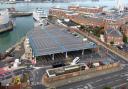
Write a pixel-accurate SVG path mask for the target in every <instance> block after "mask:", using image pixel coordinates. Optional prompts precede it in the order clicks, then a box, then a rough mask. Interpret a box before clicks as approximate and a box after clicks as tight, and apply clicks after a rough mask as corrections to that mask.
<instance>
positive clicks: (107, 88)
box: [103, 86, 112, 89]
mask: <svg viewBox="0 0 128 89" xmlns="http://www.w3.org/2000/svg"><path fill="white" fill-rule="evenodd" d="M103 89H112V88H111V87H108V86H107V87H104V88H103Z"/></svg>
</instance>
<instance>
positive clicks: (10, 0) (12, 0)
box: [5, 0, 16, 4]
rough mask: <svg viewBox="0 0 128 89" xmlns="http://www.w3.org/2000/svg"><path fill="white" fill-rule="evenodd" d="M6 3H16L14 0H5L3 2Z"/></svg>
mask: <svg viewBox="0 0 128 89" xmlns="http://www.w3.org/2000/svg"><path fill="white" fill-rule="evenodd" d="M5 3H6V4H16V0H9V1H7V2H5Z"/></svg>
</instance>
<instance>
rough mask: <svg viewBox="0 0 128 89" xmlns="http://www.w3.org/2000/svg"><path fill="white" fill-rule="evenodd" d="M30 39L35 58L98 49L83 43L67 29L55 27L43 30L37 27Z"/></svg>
mask: <svg viewBox="0 0 128 89" xmlns="http://www.w3.org/2000/svg"><path fill="white" fill-rule="evenodd" d="M35 29H36V28H35ZM28 38H29V43H30V46H31V48H32V50H33V54H34V56H43V55H51V54H56V53H64V52H68V51H77V50H82V49H90V48H96V45H95V44H92V43H91V42H90V43H89V42H83V41H82V39H80V38H77V37H75V36H74V35H72V34H71V33H69V31H67V29H65V28H60V27H56V26H53V25H48V26H45V27H43V29H40V28H39V27H37V29H36V30H32V31H30V32H29V33H28Z"/></svg>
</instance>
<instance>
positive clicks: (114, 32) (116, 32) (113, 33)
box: [106, 28, 122, 37]
mask: <svg viewBox="0 0 128 89" xmlns="http://www.w3.org/2000/svg"><path fill="white" fill-rule="evenodd" d="M106 34H107V35H111V36H116V37H119V36H122V34H121V32H120V31H119V30H118V29H113V28H111V29H108V30H106Z"/></svg>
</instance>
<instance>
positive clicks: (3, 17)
mask: <svg viewBox="0 0 128 89" xmlns="http://www.w3.org/2000/svg"><path fill="white" fill-rule="evenodd" d="M12 29H13V21H12V20H11V19H10V18H9V12H8V9H1V10H0V33H2V32H6V31H9V30H12Z"/></svg>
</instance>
